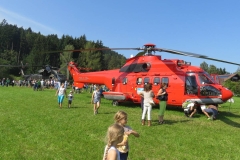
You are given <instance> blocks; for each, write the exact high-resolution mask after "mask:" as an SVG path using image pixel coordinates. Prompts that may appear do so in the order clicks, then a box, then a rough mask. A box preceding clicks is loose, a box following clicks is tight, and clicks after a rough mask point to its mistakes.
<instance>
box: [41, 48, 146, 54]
mask: <svg viewBox="0 0 240 160" xmlns="http://www.w3.org/2000/svg"><path fill="white" fill-rule="evenodd" d="M101 50H142V49H141V48H88V49H75V50H60V51H48V52H45V53H58V52H84V51H101Z"/></svg>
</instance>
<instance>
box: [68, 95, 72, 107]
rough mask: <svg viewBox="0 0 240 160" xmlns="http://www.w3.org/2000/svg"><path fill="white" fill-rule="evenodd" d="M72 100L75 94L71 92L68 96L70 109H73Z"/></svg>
mask: <svg viewBox="0 0 240 160" xmlns="http://www.w3.org/2000/svg"><path fill="white" fill-rule="evenodd" d="M72 100H73V93H72V91H70V92H69V94H68V108H70V107H71V104H72Z"/></svg>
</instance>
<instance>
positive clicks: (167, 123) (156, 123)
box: [152, 119, 192, 126]
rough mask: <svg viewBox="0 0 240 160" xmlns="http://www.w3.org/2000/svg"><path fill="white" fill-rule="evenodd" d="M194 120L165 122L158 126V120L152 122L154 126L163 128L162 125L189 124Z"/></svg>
mask: <svg viewBox="0 0 240 160" xmlns="http://www.w3.org/2000/svg"><path fill="white" fill-rule="evenodd" d="M190 120H192V119H183V120H164V122H165V123H164V124H158V120H152V126H161V125H174V124H175V123H185V122H189V121H190Z"/></svg>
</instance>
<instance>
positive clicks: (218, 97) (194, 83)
mask: <svg viewBox="0 0 240 160" xmlns="http://www.w3.org/2000/svg"><path fill="white" fill-rule="evenodd" d="M68 69H69V71H70V73H71V75H72V77H73V80H74V85H75V86H77V87H79V88H82V87H83V85H84V83H88V84H99V85H106V86H107V87H108V88H109V90H110V91H109V92H103V95H104V97H105V98H106V99H109V100H114V101H119V102H124V101H132V102H134V103H140V102H141V97H140V96H139V94H138V93H139V92H140V91H142V90H143V88H144V85H145V84H147V83H152V90H153V92H154V93H155V95H156V94H157V93H158V90H159V89H160V86H161V84H162V83H166V84H167V86H168V88H167V92H168V101H167V104H168V105H173V106H181V105H182V103H183V102H184V101H186V100H194V101H198V102H199V103H200V104H221V103H223V102H225V101H227V100H228V99H230V98H231V97H232V96H233V93H232V92H231V91H230V90H228V89H227V88H225V87H223V86H222V85H219V84H218V83H216V82H215V81H214V80H213V79H211V77H210V76H209V75H208V73H206V72H205V71H204V70H202V69H201V68H199V67H196V66H191V65H190V63H188V62H184V61H183V60H178V59H164V60H162V59H161V56H156V55H147V56H137V57H133V58H130V59H128V60H127V62H126V64H125V65H124V66H122V67H121V68H120V69H116V70H108V71H99V72H88V73H81V72H80V71H79V70H78V69H77V67H76V64H75V63H74V62H70V63H69V66H68ZM156 97H157V96H155V98H154V101H155V103H158V102H159V100H158V99H157V98H156Z"/></svg>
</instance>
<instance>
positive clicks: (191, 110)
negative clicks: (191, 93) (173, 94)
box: [184, 101, 198, 118]
mask: <svg viewBox="0 0 240 160" xmlns="http://www.w3.org/2000/svg"><path fill="white" fill-rule="evenodd" d="M197 105H198V102H197V101H194V102H192V103H189V104H188V105H187V107H186V108H185V109H184V113H185V115H186V116H187V117H189V118H192V117H193V115H194V114H195V113H196V112H197Z"/></svg>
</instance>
